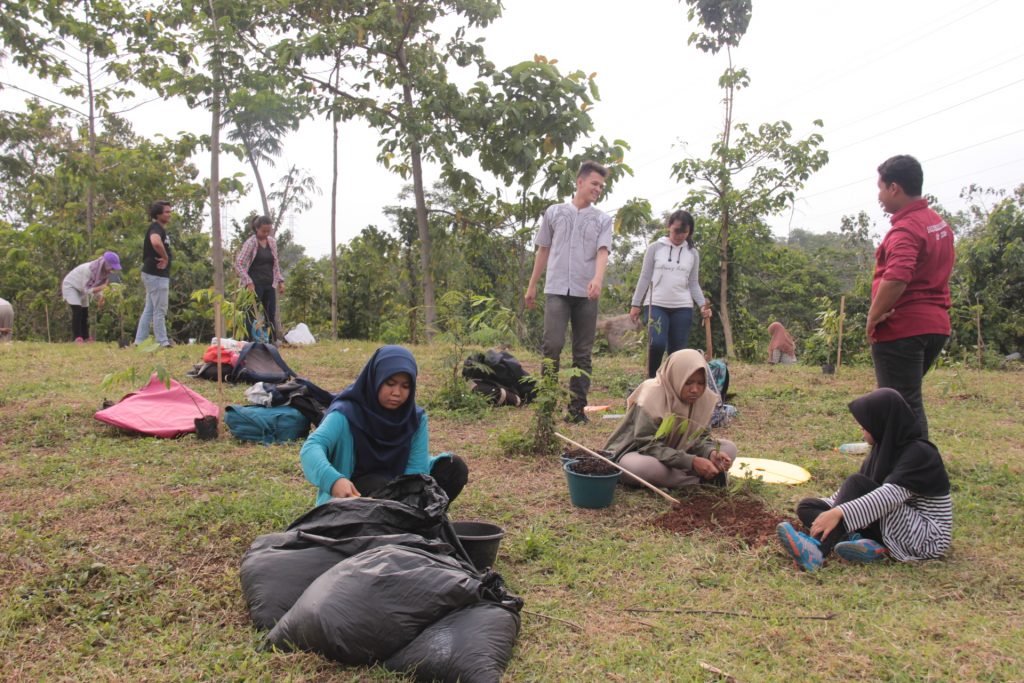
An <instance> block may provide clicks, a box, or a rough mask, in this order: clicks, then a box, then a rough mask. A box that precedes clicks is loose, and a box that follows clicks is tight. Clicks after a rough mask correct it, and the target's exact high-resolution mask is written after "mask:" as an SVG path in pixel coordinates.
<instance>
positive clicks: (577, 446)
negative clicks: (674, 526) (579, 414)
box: [555, 432, 679, 505]
mask: <svg viewBox="0 0 1024 683" xmlns="http://www.w3.org/2000/svg"><path fill="white" fill-rule="evenodd" d="M555 436H557V437H558V438H559V439H561V440H562V441H564V442H566V443H567V444H571V445H573V446H575V447H576V448H578V449H580V450H581V451H586V452H587V453H589V454H590V455H592V456H594V457H595V458H597V459H599V460H603V461H605V462H606V463H608V464H609V465H611V466H612V467H614V468H615V469H617V470H619V471H620V472H625V473H626V474H628V475H629V476H631V477H633V478H634V479H636V480H637V481H638V482H640V483H641V484H643V485H644V486H646V487H647V488H649V489H650V490H652V491H654V492H655V493H657V494H658V495H659V496H661V497H662V498H664V499H665V500H668V501H671V502H672V503H674V504H676V505H679V501H678V500H676V499H675V498H673V497H672V496H670V495H668V494H667V493H665V492H664V491H662V490H661V489H659V488H658V487H657V486H655V485H654V484H651V483H649V482H646V481H644V480H643V479H641V478H640V477H638V476H636V475H635V474H633V473H632V472H630V471H629V470H627V469H626V468H624V467H619V465H618V464H617V463H614V462H612V461H611V460H609V459H608V458H606V457H604V456H603V455H601V454H600V453H595V452H594V451H592V450H590V449H589V448H587V447H586V446H583V445H582V444H578V443H576V442H575V441H573V440H572V439H570V438H569V437H567V436H562V435H561V434H559V433H558V432H555Z"/></svg>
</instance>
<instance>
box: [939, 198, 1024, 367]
mask: <svg viewBox="0 0 1024 683" xmlns="http://www.w3.org/2000/svg"><path fill="white" fill-rule="evenodd" d="M961 196H962V197H963V198H964V199H966V200H967V201H968V202H969V208H968V212H967V219H968V220H969V225H968V227H967V229H966V230H965V233H964V234H963V236H962V237H961V239H960V241H959V242H958V243H957V248H956V267H955V268H954V269H953V275H952V277H951V278H950V290H951V294H952V297H953V308H952V310H951V311H950V318H951V320H952V323H953V337H954V344H955V345H956V346H957V347H960V348H964V349H966V348H970V347H973V346H975V345H976V344H977V330H976V328H975V325H976V320H977V316H980V318H981V321H982V326H983V329H982V332H983V342H984V343H985V345H986V346H987V347H988V348H991V349H994V350H997V351H998V352H999V353H1001V354H1007V353H1011V352H1013V351H1021V350H1024V185H1019V186H1017V188H1016V189H1014V190H1013V191H1012V192H1010V193H1009V195H1007V193H1006V192H1005V191H1002V190H992V189H989V190H984V189H982V188H980V187H977V186H975V185H971V186H970V187H968V188H966V189H965V190H964V192H963V193H962V194H961ZM989 203H992V205H991V206H988V205H987V204H989Z"/></svg>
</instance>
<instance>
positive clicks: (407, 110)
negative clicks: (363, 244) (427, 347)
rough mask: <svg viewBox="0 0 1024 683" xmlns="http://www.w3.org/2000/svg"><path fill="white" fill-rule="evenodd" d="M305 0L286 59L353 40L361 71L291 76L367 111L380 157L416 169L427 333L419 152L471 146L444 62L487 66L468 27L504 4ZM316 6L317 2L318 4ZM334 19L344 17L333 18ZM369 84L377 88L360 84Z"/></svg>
mask: <svg viewBox="0 0 1024 683" xmlns="http://www.w3.org/2000/svg"><path fill="white" fill-rule="evenodd" d="M309 9H310V8H308V7H305V6H303V7H301V8H300V9H299V11H298V15H299V16H300V19H301V20H304V21H306V22H307V23H306V24H305V25H304V26H305V30H304V31H303V33H302V35H301V36H300V38H298V39H296V40H294V41H290V42H288V43H287V45H285V46H284V47H283V50H282V51H279V57H278V60H279V61H281V62H285V63H296V62H301V61H302V60H303V59H318V60H323V59H333V58H334V57H335V56H336V55H337V54H338V51H339V50H349V51H350V53H349V56H348V57H347V60H348V64H349V65H350V66H351V68H353V69H354V70H355V71H356V72H357V73H358V74H359V75H360V76H361V79H360V80H359V82H357V83H356V84H355V85H353V86H352V87H351V88H348V87H338V86H336V85H335V84H334V83H332V82H331V81H330V80H325V79H322V78H319V77H317V76H315V75H313V74H310V73H306V72H305V71H302V70H297V71H296V72H295V75H296V77H298V78H300V79H302V80H304V81H305V82H307V83H308V84H311V85H312V86H315V87H318V88H321V89H324V90H326V91H328V92H330V93H332V94H333V95H334V97H335V98H336V100H338V101H339V102H340V103H342V104H339V105H337V106H338V109H339V111H340V110H342V109H343V110H345V111H347V112H352V113H354V114H356V115H358V116H360V117H362V118H364V119H365V120H366V121H367V122H369V124H370V125H371V126H373V127H374V128H376V129H377V130H378V131H379V132H380V133H381V138H380V141H379V154H378V157H377V158H378V160H379V161H380V162H381V163H383V164H384V165H385V166H386V167H387V168H389V169H392V170H393V171H395V172H396V173H398V174H399V175H401V176H402V177H403V178H409V177H411V178H412V182H413V196H414V199H415V205H416V209H415V210H416V225H417V229H418V232H419V247H420V264H421V274H422V276H423V280H422V293H423V307H422V308H423V312H424V318H425V322H426V333H427V336H428V338H429V337H430V336H431V335H432V334H433V327H434V317H435V311H434V298H435V293H434V282H433V278H432V276H431V268H430V261H431V243H430V230H429V226H428V207H427V204H426V190H425V187H424V170H423V164H424V162H429V161H434V162H437V163H439V164H440V165H441V166H442V167H445V168H447V167H450V166H451V165H452V161H453V159H454V157H455V156H456V155H458V154H462V155H466V154H469V153H470V152H471V151H472V149H471V146H470V145H469V144H468V143H466V142H465V140H464V139H463V138H462V136H461V122H462V120H464V118H465V117H466V116H467V113H468V112H467V109H466V101H465V98H464V97H463V95H462V93H461V92H460V91H459V88H458V87H457V86H456V85H455V84H454V83H452V82H451V80H450V78H449V74H448V69H449V66H450V65H452V64H454V65H456V66H458V67H469V66H471V65H476V66H477V68H478V70H480V71H482V72H485V73H486V72H489V71H491V70H492V69H493V66H492V65H491V64H490V63H489V62H487V61H486V60H485V59H484V55H483V48H482V46H481V45H480V43H479V42H474V41H470V40H468V39H467V38H466V36H465V33H466V29H467V28H470V27H483V26H486V25H488V24H489V23H490V22H491V21H493V20H494V19H495V18H497V16H498V15H499V14H500V9H501V6H500V4H499V3H498V2H495V1H494V0H396V1H395V2H391V3H375V2H369V1H367V2H352V3H348V4H346V5H345V6H344V10H345V15H344V17H343V18H341V17H337V16H333V15H330V14H329V13H328V12H325V11H309ZM313 9H317V8H316V7H315V6H314V8H313ZM339 19H340V20H339ZM442 23H447V24H448V27H449V28H450V31H451V36H450V38H448V40H447V41H445V42H443V41H442V37H441V35H440V33H439V32H438V29H437V28H436V26H437V25H438V24H442ZM371 86H372V87H373V88H374V89H375V90H374V95H375V96H374V97H372V98H371V97H367V96H365V95H362V94H360V93H364V92H367V91H369V90H370V88H371Z"/></svg>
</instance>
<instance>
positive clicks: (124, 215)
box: [0, 101, 237, 339]
mask: <svg viewBox="0 0 1024 683" xmlns="http://www.w3.org/2000/svg"><path fill="white" fill-rule="evenodd" d="M71 119H72V117H71V116H70V115H68V114H67V113H66V111H65V110H64V109H62V108H58V107H44V106H43V105H41V104H39V103H38V102H32V101H30V102H29V103H28V111H27V112H25V113H22V114H14V113H10V114H4V115H2V116H0V283H2V285H3V287H4V294H5V295H6V296H5V298H9V299H11V300H12V301H14V302H16V303H15V305H16V306H17V307H18V310H19V328H20V329H21V333H23V334H24V335H25V336H27V337H30V338H33V337H34V338H43V339H45V338H46V337H47V333H46V330H47V326H46V318H47V314H49V317H50V323H51V327H53V328H54V329H59V330H63V329H64V323H65V321H66V315H67V311H66V310H65V307H64V306H63V305H62V304H60V282H61V279H62V278H63V276H64V274H65V273H67V272H68V271H69V270H70V269H71V268H72V267H74V266H75V265H78V264H79V263H82V262H85V261H87V260H91V259H94V258H97V257H98V256H100V255H101V254H102V253H103V251H105V250H107V249H110V250H113V251H116V252H118V253H119V254H120V255H121V264H122V266H123V267H124V273H123V281H124V283H125V284H124V288H125V296H124V297H123V298H124V300H125V306H126V307H127V308H128V309H130V310H132V311H134V312H135V313H136V314H137V312H138V311H139V310H140V309H141V307H142V292H141V288H140V286H139V281H138V274H137V270H138V268H139V266H140V265H141V263H140V259H141V250H140V248H139V247H140V240H141V235H142V233H143V232H144V231H145V226H146V225H147V223H148V218H147V215H146V209H147V204H148V202H149V201H151V200H152V199H157V198H159V199H167V200H169V201H170V202H171V203H172V205H173V206H174V212H175V218H174V220H173V221H172V222H171V224H170V225H169V226H168V232H169V233H170V236H171V239H172V240H173V242H174V244H175V245H176V246H175V253H176V259H175V276H174V277H175V283H176V284H175V287H174V288H173V289H172V291H171V306H172V309H173V310H181V309H182V308H185V307H187V306H188V297H189V294H190V293H191V289H192V288H200V287H206V286H208V281H209V278H210V275H211V264H210V263H209V249H210V247H209V239H208V237H207V236H206V235H205V234H203V233H202V232H201V229H202V225H203V218H202V216H203V206H204V199H203V197H204V194H205V188H204V187H203V185H202V184H201V183H199V182H196V177H197V175H198V172H197V170H196V168H195V167H194V166H192V165H191V163H189V160H188V159H189V157H190V154H191V152H190V148H191V146H190V144H189V143H188V142H187V141H186V142H185V143H181V141H179V140H164V141H160V142H154V141H150V140H146V139H143V138H141V137H139V136H137V135H136V134H135V133H134V132H133V131H132V130H131V127H130V126H129V125H128V124H127V122H125V121H124V120H123V119H120V118H118V117H115V116H111V115H107V116H105V117H104V119H103V125H102V127H101V129H100V131H99V133H98V136H97V156H96V164H97V167H98V168H102V169H105V170H104V173H102V174H100V175H99V176H97V177H96V182H95V185H94V189H95V201H96V207H97V212H96V226H95V231H94V235H93V239H92V244H90V242H89V240H88V239H87V237H86V232H85V230H84V229H83V227H82V223H81V215H82V211H81V208H82V205H83V204H84V198H85V192H84V187H85V181H84V177H85V174H86V173H87V172H88V171H87V165H86V164H85V163H81V162H80V160H81V159H82V158H83V157H84V156H85V155H86V154H87V152H86V150H85V146H86V144H87V143H86V141H85V139H84V138H82V137H76V136H74V134H73V130H74V129H73V127H72V125H71ZM233 189H237V188H233ZM93 244H94V245H95V246H93ZM193 259H199V262H198V263H197V264H194V263H192V260H193ZM197 278H198V279H197ZM55 310H56V313H54V311H55ZM93 315H95V316H96V317H97V320H96V324H95V326H94V329H95V331H96V334H97V337H98V338H104V337H105V338H108V339H109V338H111V336H112V335H113V330H114V321H113V319H112V318H111V317H110V316H111V315H112V313H111V312H108V311H102V310H100V309H98V308H96V309H94V311H93ZM132 324H134V321H132ZM169 324H170V325H172V328H171V329H170V332H171V334H172V336H174V337H176V338H179V339H180V338H183V337H188V336H197V335H196V334H194V333H193V332H194V329H190V328H189V327H188V323H187V321H186V320H185V318H183V317H182V316H178V315H175V316H173V317H172V318H171V319H170V320H169ZM113 336H115V337H116V336H117V335H113Z"/></svg>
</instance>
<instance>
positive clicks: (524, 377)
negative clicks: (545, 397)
mask: <svg viewBox="0 0 1024 683" xmlns="http://www.w3.org/2000/svg"><path fill="white" fill-rule="evenodd" d="M462 376H463V377H464V378H466V379H468V380H472V381H476V382H486V383H488V384H492V385H498V386H500V387H502V388H504V389H505V390H506V391H508V392H511V393H513V394H515V395H516V396H517V397H518V398H520V399H521V402H522V403H529V402H530V401H532V400H533V399H535V398H536V397H537V380H536V378H535V377H531V376H530V374H529V373H528V372H526V370H524V369H523V366H522V364H520V362H519V361H518V360H517V359H516V357H515V356H513V355H512V354H511V353H509V352H507V351H498V350H497V349H491V350H489V351H487V352H486V353H480V352H479V351H477V352H474V353H471V354H469V356H467V357H466V360H465V361H464V362H463V364H462ZM481 393H483V392H481ZM497 405H520V403H513V402H512V401H508V400H507V401H506V402H505V403H500V404H497Z"/></svg>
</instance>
